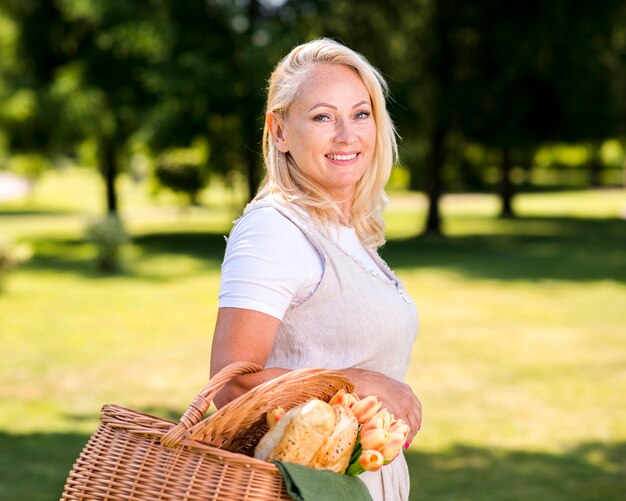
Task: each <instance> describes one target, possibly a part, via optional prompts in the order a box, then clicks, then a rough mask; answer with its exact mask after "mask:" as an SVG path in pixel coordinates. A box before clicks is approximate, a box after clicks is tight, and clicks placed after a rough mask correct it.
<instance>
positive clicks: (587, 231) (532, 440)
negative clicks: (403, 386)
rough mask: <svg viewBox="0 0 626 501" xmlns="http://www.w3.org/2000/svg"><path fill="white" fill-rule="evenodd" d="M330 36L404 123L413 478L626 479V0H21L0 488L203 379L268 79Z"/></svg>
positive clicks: (512, 489) (393, 251)
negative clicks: (417, 318)
mask: <svg viewBox="0 0 626 501" xmlns="http://www.w3.org/2000/svg"><path fill="white" fill-rule="evenodd" d="M318 36H330V37H334V38H336V39H338V40H341V41H343V42H344V43H346V44H347V45H349V46H350V47H352V48H354V49H356V50H358V51H360V52H362V53H363V54H365V55H366V57H367V58H368V59H369V60H370V61H371V62H372V63H373V64H374V65H375V66H377V67H378V68H380V69H381V71H382V72H383V74H384V75H385V76H386V78H387V79H388V81H389V86H390V91H391V99H390V103H389V108H390V111H391V113H392V115H393V118H394V120H395V122H396V123H397V125H398V130H399V133H400V136H401V137H402V140H401V143H400V148H401V159H400V160H401V161H400V164H399V165H398V166H396V168H395V169H394V172H393V175H392V179H391V181H390V184H389V194H390V197H391V203H390V205H389V207H388V209H387V211H386V214H385V216H386V220H387V223H388V228H387V238H388V242H387V244H386V245H385V247H384V248H383V249H382V251H381V252H382V255H383V257H384V258H385V259H386V260H387V261H388V262H389V264H390V265H391V266H392V267H393V268H395V269H396V270H397V272H398V275H399V277H400V278H401V279H402V280H403V282H404V283H405V285H406V286H407V289H408V290H409V292H410V293H411V295H412V296H413V298H414V299H415V301H416V303H417V304H418V308H419V310H420V315H421V330H420V335H419V337H418V340H417V343H416V345H415V349H414V351H413V353H412V363H411V367H410V370H409V374H408V382H409V383H410V384H411V385H412V386H413V388H414V390H415V391H416V392H417V393H418V394H419V396H420V397H421V399H422V401H423V404H424V414H425V417H424V427H423V430H422V431H421V432H420V434H419V435H418V437H417V438H416V440H415V441H414V442H413V444H412V446H411V448H410V449H409V451H408V453H407V459H408V461H409V465H410V469H411V481H412V494H411V499H415V500H419V499H436V500H457V499H458V500H461V499H463V500H465V499H470V500H484V499H489V500H491V499H493V500H521V499H529V498H534V499H538V500H554V499H568V500H570V499H574V500H590V499H597V500H612V499H615V500H617V499H622V498H623V493H624V492H626V420H625V419H624V415H623V413H624V409H625V408H626V394H625V393H624V391H623V388H624V387H626V340H625V335H626V313H624V312H625V311H626V221H625V219H626V191H625V190H624V184H625V182H626V3H625V2H623V1H615V0H598V1H595V2H583V1H564V0H561V1H557V0H545V1H528V2H515V3H513V2H497V1H495V0H491V1H490V0H485V1H480V2H479V1H471V0H468V1H452V0H440V1H435V0H407V1H404V2H400V1H397V0H389V1H386V2H378V1H373V0H363V1H361V2H358V3H357V2H348V1H345V0H335V1H327V0H317V1H313V0H309V1H301V0H297V1H295V0H294V1H290V0H265V1H260V0H254V1H251V0H241V1H229V0H206V1H202V2H200V1H197V2H177V1H174V0H146V1H143V2H127V1H122V0H56V1H52V0H48V1H44V0H0V288H1V291H2V292H0V348H1V349H0V399H1V400H0V401H1V404H0V499H2V500H50V499H57V498H58V497H59V495H60V493H61V491H62V489H63V484H64V481H65V478H66V476H67V473H68V471H69V469H70V468H71V465H72V463H73V461H74V460H75V458H76V457H77V456H78V454H79V452H80V450H81V448H82V446H83V445H84V443H85V442H86V441H87V439H88V437H89V436H90V434H91V433H92V432H93V431H94V430H95V428H96V426H97V424H98V414H99V410H100V407H101V406H102V404H104V403H117V404H120V405H124V406H127V407H130V408H133V409H137V410H141V411H144V412H148V413H151V414H154V415H157V416H161V417H167V418H173V419H175V418H177V417H178V416H179V415H180V414H182V412H183V411H184V410H185V408H186V407H187V405H188V403H189V402H190V401H191V399H192V398H193V396H194V395H195V394H196V393H197V392H198V391H199V390H200V389H201V388H202V386H203V385H204V384H205V383H206V381H207V379H208V373H209V367H208V361H209V357H210V346H211V335H212V330H213V325H214V322H215V315H216V309H217V297H218V292H219V266H220V262H221V259H222V256H223V252H224V246H225V242H224V238H223V237H224V235H227V234H228V232H229V230H230V227H231V224H232V221H233V219H235V218H236V217H237V215H238V214H240V212H241V209H242V208H243V206H244V205H245V203H246V201H247V200H249V198H250V196H251V194H253V193H254V192H255V190H256V188H257V186H258V183H259V181H260V179H261V177H262V174H263V173H262V165H261V162H260V157H259V151H260V139H261V138H260V131H261V128H262V125H263V100H264V95H265V82H266V78H267V77H268V75H269V73H270V71H271V69H272V67H273V66H274V65H275V64H276V62H277V61H278V59H279V58H280V57H282V56H283V55H284V54H286V53H287V52H288V51H289V50H290V49H291V48H292V47H293V46H294V45H296V44H297V43H301V42H304V41H307V40H310V39H312V38H314V37H318Z"/></svg>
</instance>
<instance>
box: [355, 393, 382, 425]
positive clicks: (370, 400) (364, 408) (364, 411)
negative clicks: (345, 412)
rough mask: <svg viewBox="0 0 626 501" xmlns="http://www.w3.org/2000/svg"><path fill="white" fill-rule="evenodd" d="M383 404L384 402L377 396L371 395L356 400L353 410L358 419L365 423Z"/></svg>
mask: <svg viewBox="0 0 626 501" xmlns="http://www.w3.org/2000/svg"><path fill="white" fill-rule="evenodd" d="M381 405H382V402H381V401H380V400H378V399H377V398H376V397H375V396H373V395H370V396H369V397H365V398H364V399H363V400H359V401H358V402H356V403H355V404H354V405H353V406H352V412H353V413H354V415H355V416H356V419H357V421H358V422H359V423H361V424H363V423H365V421H367V420H368V419H369V418H371V417H372V416H373V415H374V414H376V413H377V412H378V409H380V406H381Z"/></svg>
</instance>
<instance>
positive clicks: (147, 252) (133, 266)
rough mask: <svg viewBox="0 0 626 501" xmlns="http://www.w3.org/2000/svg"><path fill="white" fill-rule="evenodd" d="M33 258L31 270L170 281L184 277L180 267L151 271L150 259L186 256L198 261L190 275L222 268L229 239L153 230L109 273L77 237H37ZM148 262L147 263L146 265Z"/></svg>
mask: <svg viewBox="0 0 626 501" xmlns="http://www.w3.org/2000/svg"><path fill="white" fill-rule="evenodd" d="M33 244H34V247H35V253H34V256H33V258H32V259H31V260H30V261H29V262H28V263H27V264H26V265H25V266H24V268H26V269H30V270H41V271H49V270H53V271H58V272H60V273H74V274H77V275H80V276H83V277H85V278H89V279H94V280H98V279H110V278H115V277H118V276H125V277H130V278H140V279H144V280H154V281H168V280H176V279H180V278H185V276H186V275H185V273H181V271H180V269H177V271H176V272H175V273H167V271H163V270H161V271H160V272H159V273H151V272H150V262H151V260H154V259H155V258H167V257H176V256H186V257H190V258H192V259H195V260H196V261H197V263H196V266H194V267H193V269H192V268H190V269H189V273H188V275H190V276H195V275H196V274H197V273H198V270H200V271H201V270H203V269H205V270H207V271H208V270H212V269H216V268H219V266H220V263H221V261H222V259H223V257H224V250H225V247H226V242H225V240H224V235H222V234H215V233H208V232H206V233H201V232H181V233H165V232H164V233H150V234H146V235H141V236H138V237H135V238H133V239H132V246H133V257H132V258H131V259H126V260H123V263H122V264H123V269H122V270H121V271H118V272H115V273H111V274H106V273H102V272H100V271H99V270H98V269H97V268H96V265H95V263H94V258H93V256H94V253H95V251H94V249H93V247H92V246H91V244H88V243H86V242H85V241H83V240H77V239H57V240H50V239H46V240H42V241H34V242H33ZM144 265H145V266H144Z"/></svg>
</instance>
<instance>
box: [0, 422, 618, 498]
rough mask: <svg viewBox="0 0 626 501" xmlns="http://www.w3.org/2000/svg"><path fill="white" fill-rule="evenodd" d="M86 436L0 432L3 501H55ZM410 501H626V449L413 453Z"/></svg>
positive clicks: (614, 446) (409, 458) (410, 457)
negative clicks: (621, 500) (625, 500)
mask: <svg viewBox="0 0 626 501" xmlns="http://www.w3.org/2000/svg"><path fill="white" fill-rule="evenodd" d="M88 439H89V436H87V435H83V434H76V433H35V434H30V435H12V434H7V433H1V432H0V499H2V500H3V501H18V500H20V501H22V500H28V501H48V500H51V499H58V497H59V496H60V494H61V492H62V490H63V486H64V483H65V479H66V478H67V475H68V473H69V470H70V469H71V467H72V464H73V463H74V461H75V460H76V458H77V457H78V455H79V453H80V451H81V450H82V448H83V446H84V445H85V443H86V442H87V440H88ZM407 462H408V464H409V469H410V471H411V500H436V501H444V500H445V501H447V500H469V501H474V500H475V501H483V500H486V499H488V500H493V501H509V500H511V501H513V500H527V499H532V500H533V501H542V500H546V501H548V500H550V501H552V500H555V499H559V500H560V499H567V500H574V501H576V500H580V501H583V500H585V501H591V500H598V501H600V500H603V501H611V500H618V499H623V493H624V492H626V475H625V473H626V472H625V471H624V465H625V462H626V443H615V444H612V443H595V442H594V443H586V444H581V445H579V446H577V447H575V448H572V449H571V450H568V451H566V452H564V453H563V454H548V453H542V452H528V451H510V450H490V449H485V448H480V447H468V446H463V445H458V446H456V447H454V448H452V449H450V450H448V451H446V452H442V453H420V452H414V451H412V450H411V451H409V452H408V453H407Z"/></svg>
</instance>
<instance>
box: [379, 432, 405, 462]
mask: <svg viewBox="0 0 626 501" xmlns="http://www.w3.org/2000/svg"><path fill="white" fill-rule="evenodd" d="M405 442H406V439H405V438H404V434H402V433H387V440H386V441H385V444H384V445H383V447H382V448H380V449H378V450H379V451H380V453H381V454H382V455H383V457H384V458H385V459H386V460H390V459H393V458H395V457H396V456H397V455H398V453H399V452H400V448H401V447H402V446H403V445H404V443H405Z"/></svg>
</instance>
